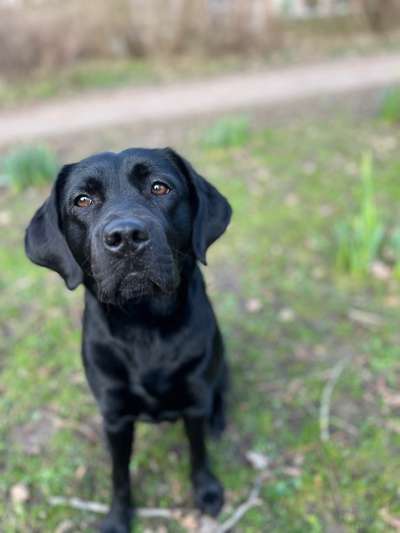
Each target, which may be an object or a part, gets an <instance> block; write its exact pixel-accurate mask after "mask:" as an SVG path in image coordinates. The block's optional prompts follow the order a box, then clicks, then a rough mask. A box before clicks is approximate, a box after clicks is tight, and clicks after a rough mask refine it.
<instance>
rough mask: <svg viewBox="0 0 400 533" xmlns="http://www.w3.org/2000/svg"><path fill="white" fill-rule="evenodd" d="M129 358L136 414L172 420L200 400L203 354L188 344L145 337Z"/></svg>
mask: <svg viewBox="0 0 400 533" xmlns="http://www.w3.org/2000/svg"><path fill="white" fill-rule="evenodd" d="M193 350H194V347H193ZM127 359H128V373H129V394H130V402H129V403H130V406H131V410H132V411H133V413H134V414H135V415H137V416H141V417H143V418H149V419H153V420H154V419H155V420H168V419H173V418H175V417H176V416H178V415H179V413H182V412H183V411H185V410H187V409H189V408H193V407H194V406H196V405H197V404H198V403H199V398H200V397H201V396H200V395H199V392H200V389H202V379H201V377H200V375H199V372H198V371H199V369H200V368H201V359H202V357H201V356H196V352H195V351H193V352H190V348H189V351H188V349H187V345H185V346H183V345H181V343H178V342H177V343H173V342H168V343H164V342H162V340H160V339H158V338H156V339H154V338H150V339H141V340H140V342H139V343H138V344H137V345H136V343H135V346H132V347H131V349H130V350H128V353H127Z"/></svg>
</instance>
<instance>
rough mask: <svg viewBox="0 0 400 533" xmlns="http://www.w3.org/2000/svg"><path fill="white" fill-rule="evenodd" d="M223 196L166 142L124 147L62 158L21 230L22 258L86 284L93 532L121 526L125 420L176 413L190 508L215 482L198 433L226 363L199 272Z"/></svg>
mask: <svg viewBox="0 0 400 533" xmlns="http://www.w3.org/2000/svg"><path fill="white" fill-rule="evenodd" d="M230 217H231V208H230V206H229V204H228V202H227V201H226V199H225V198H224V197H223V196H222V195H221V194H220V193H219V192H218V191H217V190H216V189H215V188H214V187H213V186H212V185H211V184H210V183H208V182H207V181H206V180H205V179H204V178H203V177H201V176H200V175H199V174H198V173H197V172H196V171H195V170H194V169H193V168H192V166H191V165H190V164H189V163H188V162H187V161H186V160H184V159H183V158H182V157H180V156H179V155H178V154H177V153H176V152H174V151H173V150H171V149H169V148H166V149H164V150H147V149H129V150H126V151H124V152H121V153H119V154H115V153H103V154H99V155H95V156H92V157H89V158H88V159H84V160H83V161H81V162H79V163H76V164H72V165H66V166H65V167H63V168H62V170H61V172H60V173H59V175H58V177H57V180H56V182H55V185H54V187H53V190H52V192H51V194H50V197H49V198H48V199H47V200H46V202H45V203H44V204H43V205H42V207H41V208H40V209H39V210H38V211H37V212H36V214H35V215H34V217H33V219H32V221H31V223H30V225H29V227H28V229H27V233H26V240H25V247H26V253H27V255H28V257H29V258H30V259H31V260H32V261H33V262H34V263H37V264H38V265H41V266H45V267H47V268H50V269H52V270H55V271H56V272H58V273H59V274H60V275H61V276H62V278H63V279H64V280H65V283H66V285H67V287H68V288H69V289H75V288H76V287H77V286H78V285H79V284H80V283H83V284H84V285H85V287H86V291H85V293H86V296H85V312H84V319H83V350H82V351H83V363H84V367H85V371H86V376H87V380H88V382H89V384H90V387H91V389H92V391H93V394H94V396H95V398H96V400H97V402H98V404H99V407H100V410H101V413H102V416H103V419H104V428H105V434H106V439H107V443H108V445H109V448H110V453H111V458H112V485H113V494H112V503H111V510H110V512H109V514H108V516H107V518H106V520H105V521H104V523H103V525H102V527H101V531H103V532H105V531H107V532H127V531H129V528H130V521H131V494H130V492H131V491H130V478H129V460H130V455H131V449H132V440H133V430H134V422H135V421H136V420H147V421H151V422H159V421H162V420H169V421H174V420H177V419H179V418H182V419H183V421H184V426H185V430H186V434H187V438H188V440H189V445H190V454H191V479H192V484H193V488H194V495H195V501H196V505H197V507H198V508H199V509H200V510H201V511H202V512H205V513H208V514H211V515H217V514H218V512H219V511H220V509H221V507H222V505H223V489H222V486H221V484H220V483H219V481H218V480H217V478H216V477H215V476H214V475H213V473H212V471H211V469H210V465H209V463H208V458H207V450H206V444H205V439H206V431H207V429H211V431H213V432H214V433H218V432H220V431H222V429H223V427H224V393H225V389H226V384H227V367H226V363H225V360H224V354H223V344H222V339H221V334H220V332H219V329H218V324H217V322H216V319H215V316H214V313H213V310H212V307H211V304H210V302H209V300H208V298H207V295H206V291H205V285H204V281H203V277H202V274H201V272H200V269H199V268H198V266H197V264H196V261H197V260H199V261H200V262H201V263H203V264H205V263H206V260H205V254H206V250H207V248H208V247H209V246H210V245H211V244H212V243H213V242H214V241H215V240H216V239H218V237H220V236H221V235H222V233H223V232H224V231H225V229H226V227H227V226H228V224H229V220H230Z"/></svg>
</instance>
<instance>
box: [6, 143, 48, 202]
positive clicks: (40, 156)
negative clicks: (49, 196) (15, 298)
mask: <svg viewBox="0 0 400 533" xmlns="http://www.w3.org/2000/svg"><path fill="white" fill-rule="evenodd" d="M57 168H58V163H57V158H56V157H55V155H54V153H53V152H52V151H51V150H49V148H47V147H45V146H23V147H20V148H16V149H15V150H14V151H13V152H11V153H10V154H9V155H8V156H6V157H5V159H4V161H3V173H4V176H5V179H6V181H7V183H8V184H9V185H10V186H11V187H12V188H13V189H14V190H16V191H21V190H23V189H25V188H26V187H31V186H37V185H45V184H46V183H49V182H50V181H52V180H53V179H54V176H55V174H56V172H57Z"/></svg>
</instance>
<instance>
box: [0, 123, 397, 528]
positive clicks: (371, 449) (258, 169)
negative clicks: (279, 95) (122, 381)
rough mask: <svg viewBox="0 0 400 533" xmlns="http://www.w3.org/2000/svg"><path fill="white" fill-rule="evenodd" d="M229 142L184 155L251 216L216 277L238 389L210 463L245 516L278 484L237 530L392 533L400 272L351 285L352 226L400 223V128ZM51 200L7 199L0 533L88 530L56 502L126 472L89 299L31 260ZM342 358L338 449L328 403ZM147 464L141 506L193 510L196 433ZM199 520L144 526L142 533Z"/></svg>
mask: <svg viewBox="0 0 400 533" xmlns="http://www.w3.org/2000/svg"><path fill="white" fill-rule="evenodd" d="M224 120H226V119H224ZM229 120H230V121H231V124H238V123H239V124H240V121H242V120H243V118H241V117H239V118H235V117H233V118H232V119H229ZM225 124H226V122H225ZM224 127H225V126H224ZM218 128H221V122H220V121H216V123H215V124H214V125H212V126H211V127H210V128H209V129H207V130H206V131H203V132H201V133H200V134H199V135H198V139H199V142H196V143H194V144H188V145H186V146H184V147H183V148H184V150H183V151H184V153H185V155H186V156H188V157H189V158H190V159H191V160H192V161H193V163H194V165H195V166H196V168H198V169H199V170H200V171H201V172H202V174H204V175H205V176H207V177H208V178H209V179H210V180H211V181H212V182H213V183H215V185H216V186H218V187H219V188H220V189H221V191H222V192H223V193H224V194H226V195H227V197H228V198H229V200H230V202H231V203H232V205H233V208H234V217H233V222H232V225H231V227H230V229H229V231H228V232H227V234H226V235H224V237H223V238H222V239H221V240H220V241H219V242H218V243H216V244H215V246H213V247H212V249H211V251H210V252H211V253H210V256H209V265H210V266H209V267H207V268H206V269H205V273H206V276H207V280H208V287H209V292H210V296H211V298H212V300H213V301H214V303H215V307H216V311H217V314H218V316H219V319H220V322H221V326H222V329H223V333H224V335H225V339H226V344H227V350H228V355H229V359H230V361H231V365H232V382H233V383H232V385H233V387H232V394H231V401H230V404H231V414H230V424H229V428H228V431H227V433H226V435H225V436H224V437H223V439H222V441H221V442H218V443H216V444H212V445H211V451H212V456H213V458H214V461H215V465H216V469H217V471H218V473H219V475H220V476H221V478H222V479H223V481H224V483H225V485H226V489H227V502H228V506H234V507H236V506H238V505H239V504H240V503H241V502H242V501H243V500H244V499H246V498H247V495H248V492H249V489H250V488H251V486H252V484H253V482H254V479H255V478H256V477H257V476H258V473H259V472H258V470H257V468H260V465H259V463H260V461H259V460H258V461H255V459H254V457H258V459H260V457H261V458H263V459H264V461H263V464H264V466H262V468H263V469H264V473H265V477H266V479H265V481H264V484H263V488H262V491H261V496H260V497H261V505H260V506H258V507H255V508H253V509H252V510H251V511H249V512H248V513H247V514H246V515H245V516H244V517H243V519H242V520H241V521H240V523H239V525H238V526H237V528H236V529H235V531H237V532H238V533H242V532H243V533H259V532H264V531H267V530H268V531H271V532H276V533H282V532H290V533H292V532H293V533H304V532H322V531H345V532H351V533H352V532H354V533H356V532H360V531H363V532H366V533H376V532H388V531H391V526H390V523H392V524H393V523H395V522H394V521H395V520H398V519H399V516H400V500H399V478H400V471H399V460H398V458H399V452H400V427H399V422H398V409H399V408H398V405H399V392H398V391H399V385H400V363H399V361H400V342H399V340H400V339H399V328H398V317H399V310H400V296H399V295H400V282H399V278H398V277H397V275H396V272H395V268H394V264H392V263H391V262H390V261H389V260H388V261H387V262H386V263H385V264H384V265H381V269H380V270H379V269H375V270H373V271H371V275H369V276H363V277H357V278H355V277H353V276H349V275H347V274H346V273H343V272H341V271H339V270H338V269H337V264H336V255H337V242H336V241H335V227H336V225H337V223H338V221H340V220H348V221H350V227H351V228H354V227H355V226H357V224H351V221H352V220H355V219H357V220H359V219H365V221H368V220H375V222H374V224H372V227H373V228H374V227H379V225H380V224H383V226H384V227H385V228H396V227H398V226H399V220H398V205H399V202H400V188H399V186H398V175H399V169H400V132H399V129H398V128H397V127H396V126H393V125H391V124H387V123H383V122H382V121H381V120H379V119H355V118H352V117H351V116H349V115H348V116H338V117H337V118H336V119H334V120H330V121H328V120H327V118H326V117H325V118H324V119H323V120H317V119H313V120H311V119H308V120H307V119H297V120H296V121H292V123H291V125H290V126H281V127H276V128H263V127H262V126H260V127H259V128H257V129H255V130H251V131H249V132H247V133H246V135H243V136H242V137H241V141H240V142H239V140H238V139H237V138H235V142H233V143H231V141H228V142H226V141H225V140H223V141H222V142H217V143H214V144H213V145H211V146H210V145H206V144H204V142H202V140H203V139H204V138H209V137H210V135H211V137H212V132H213V131H215V129H217V130H218ZM222 129H224V128H222ZM239 129H240V128H239ZM246 131H247V126H246ZM118 135H120V131H119V129H118V131H117V129H116V131H115V139H118V140H117V141H116V144H118V143H119V142H120V137H118ZM222 138H223V139H224V136H222ZM107 142H108V143H109V145H111V146H110V147H112V142H113V141H112V135H111V134H110V135H109V136H108V137H107ZM99 148H100V147H99ZM101 148H103V147H101ZM363 154H371V157H370V156H369V155H368V156H365V155H364V157H363ZM361 159H362V160H363V164H362V165H361V169H360V160H361ZM372 159H373V161H374V165H373V170H372V163H371V161H372ZM360 174H361V177H362V180H361V181H360ZM372 180H373V183H374V184H375V192H374V193H373V194H372V190H371V189H370V184H371V181H372ZM45 195H46V192H45V191H43V189H38V188H28V189H24V190H23V191H21V192H19V193H18V194H16V193H15V192H13V190H11V189H10V190H8V189H1V191H0V226H1V232H2V246H1V247H0V291H1V299H2V302H3V305H2V306H1V307H0V325H1V331H2V335H1V337H0V372H1V378H0V392H1V394H0V528H1V529H2V530H3V531H6V532H14V531H15V532H16V531H43V532H47V531H49V532H50V531H60V530H63V528H67V527H69V528H70V530H71V531H74V532H75V531H76V532H78V531H82V532H83V531H85V532H86V531H90V530H91V528H93V527H94V525H95V523H96V520H97V517H95V516H93V515H92V514H90V513H89V512H79V511H75V510H72V509H70V508H66V507H52V506H50V505H49V503H48V499H49V498H50V497H51V496H55V495H62V496H66V497H69V496H74V497H80V498H83V499H87V500H96V501H100V502H106V501H107V500H108V495H109V463H108V460H107V454H106V450H105V447H104V445H103V442H102V438H101V424H100V420H99V416H98V411H97V408H96V406H95V404H94V401H93V399H92V398H91V395H90V393H89V390H88V387H87V385H86V383H85V379H84V376H83V370H82V367H81V362H80V357H79V342H80V318H81V310H82V289H79V290H78V291H76V292H74V293H71V292H68V291H66V290H65V287H64V284H63V282H62V281H61V280H60V279H59V278H58V276H57V275H56V274H55V273H51V272H49V271H46V270H43V269H40V268H38V267H35V266H34V265H31V264H30V263H29V262H28V260H27V259H26V258H25V256H24V251H23V247H22V235H23V230H24V227H25V225H26V224H27V222H28V220H29V218H30V217H31V215H32V213H33V211H34V209H35V208H36V207H37V206H38V205H39V204H40V203H41V202H42V201H43V199H44V197H45ZM364 211H365V213H364ZM367 212H368V213H375V215H373V216H371V214H369V215H368V214H367ZM376 213H379V216H378V215H377V214H376ZM377 221H379V223H378V222H377ZM392 238H393V239H394V240H396V241H397V242H399V240H398V239H399V236H398V234H397V235H396V233H395V232H394V233H393V234H392ZM397 250H399V248H397ZM383 266H384V267H385V268H383ZM342 362H343V365H342V368H343V372H342V374H341V375H340V377H339V378H338V380H337V382H336V385H335V388H334V391H333V395H332V397H331V400H330V405H329V406H328V407H329V409H328V412H329V420H328V421H327V422H328V426H329V429H330V437H329V439H328V440H327V441H322V440H321V427H320V412H321V402H322V398H323V396H324V394H323V392H324V391H325V390H326V387H327V385H328V384H329V383H330V382H331V380H332V376H333V373H334V369H335V368H337V365H338V364H342ZM161 435H162V438H161ZM249 452H252V454H250V453H249ZM254 454H256V455H254ZM131 468H132V473H133V476H134V483H136V486H138V487H139V490H137V491H136V499H137V503H138V505H140V506H155V507H159V506H165V507H176V506H183V507H184V508H188V507H190V506H191V498H190V486H189V481H188V477H187V471H188V456H187V447H186V443H185V440H184V438H183V432H182V429H181V427H180V425H179V424H177V425H168V424H167V425H162V426H161V427H159V426H151V425H146V424H140V425H139V428H138V437H137V444H136V447H135V455H134V457H133V460H132V465H131ZM17 489H18V490H17ZM226 513H227V511H225V512H224V515H223V516H225V515H226ZM193 520H194V518H192V522H191V523H192V525H193ZM189 524H190V521H188V522H186V525H184V524H183V523H176V524H175V523H174V522H171V521H169V522H163V521H162V520H154V521H151V522H149V521H146V520H140V521H138V525H137V531H138V532H143V531H145V530H146V528H148V527H152V528H154V529H157V528H158V527H161V526H162V525H163V526H164V527H166V528H167V530H168V531H171V532H172V533H175V532H176V533H179V532H183V531H190V528H189ZM193 527H194V531H196V526H193Z"/></svg>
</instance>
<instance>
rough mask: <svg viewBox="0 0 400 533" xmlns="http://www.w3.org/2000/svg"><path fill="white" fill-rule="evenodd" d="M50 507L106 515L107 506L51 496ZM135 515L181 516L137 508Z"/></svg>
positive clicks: (177, 512)
mask: <svg viewBox="0 0 400 533" xmlns="http://www.w3.org/2000/svg"><path fill="white" fill-rule="evenodd" d="M49 503H50V505H66V506H68V507H72V508H73V509H78V510H80V511H91V512H92V513H99V514H106V513H107V512H108V509H109V508H108V505H106V504H104V503H99V502H88V501H85V500H81V499H80V498H63V497H62V496H53V497H51V498H50V499H49ZM135 513H136V514H137V515H138V516H140V517H141V518H173V519H175V520H176V519H178V518H179V517H180V516H181V515H182V511H181V510H180V509H158V508H140V507H139V508H138V509H135Z"/></svg>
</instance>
